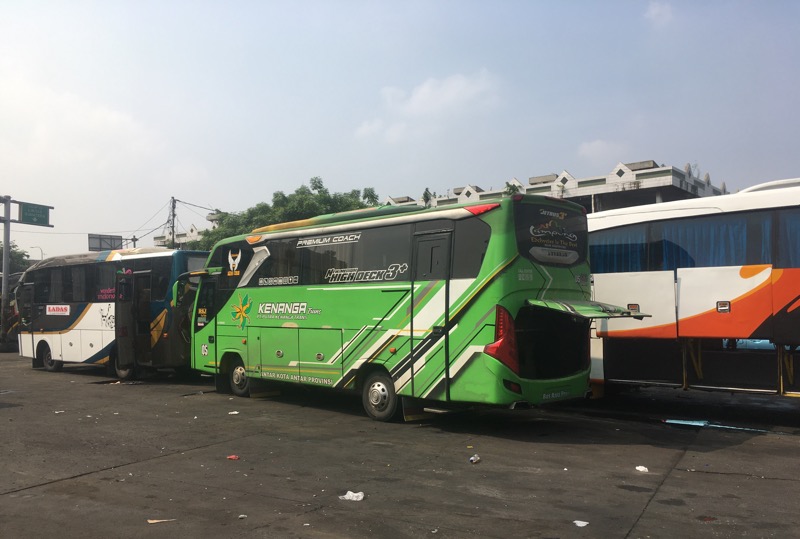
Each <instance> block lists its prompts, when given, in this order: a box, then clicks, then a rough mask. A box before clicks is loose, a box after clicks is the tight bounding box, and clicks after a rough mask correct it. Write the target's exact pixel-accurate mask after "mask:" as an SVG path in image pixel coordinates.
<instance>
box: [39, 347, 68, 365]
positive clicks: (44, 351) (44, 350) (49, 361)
mask: <svg viewBox="0 0 800 539" xmlns="http://www.w3.org/2000/svg"><path fill="white" fill-rule="evenodd" d="M39 359H40V360H41V361H42V366H43V367H44V370H46V371H47V372H58V371H60V370H61V369H62V368H63V367H64V362H63V361H58V360H55V359H53V352H51V351H50V347H49V346H47V345H46V344H44V345H42V347H41V348H40V349H39Z"/></svg>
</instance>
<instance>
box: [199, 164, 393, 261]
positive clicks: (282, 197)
mask: <svg viewBox="0 0 800 539" xmlns="http://www.w3.org/2000/svg"><path fill="white" fill-rule="evenodd" d="M377 201H378V195H377V194H376V193H375V190H374V189H373V188H371V187H367V188H365V189H364V190H363V191H359V190H358V189H353V190H352V191H349V192H347V193H331V192H330V191H329V190H328V188H327V187H325V184H324V183H323V181H322V178H320V177H319V176H314V177H313V178H311V179H310V180H309V182H308V185H301V186H300V187H298V188H297V189H296V190H295V192H294V193H290V194H288V195H287V194H286V193H284V192H283V191H276V192H275V193H274V194H273V195H272V204H267V203H266V202H259V203H258V204H256V205H255V206H253V207H252V208H249V209H247V210H245V211H243V212H241V213H226V212H217V215H218V219H217V226H216V228H214V229H212V230H205V231H203V232H202V235H201V238H200V239H199V240H198V241H196V242H192V243H191V244H190V248H192V249H204V250H210V249H211V248H212V247H213V246H214V244H215V243H216V242H218V241H219V240H221V239H223V238H228V237H230V236H236V235H239V234H246V233H247V232H250V231H251V230H253V229H255V228H259V227H262V226H267V225H272V224H276V223H285V222H287V221H298V220H300V219H308V218H309V217H315V216H317V215H324V214H328V213H339V212H344V211H350V210H357V209H361V208H366V207H367V206H374V205H376V204H377Z"/></svg>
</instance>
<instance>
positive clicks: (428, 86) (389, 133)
mask: <svg viewBox="0 0 800 539" xmlns="http://www.w3.org/2000/svg"><path fill="white" fill-rule="evenodd" d="M496 86H497V84H496V82H495V81H494V79H493V77H492V76H491V75H490V74H489V73H488V72H487V71H486V70H482V71H480V72H478V73H476V74H474V75H462V74H456V75H451V76H449V77H445V78H443V79H437V78H430V79H428V80H426V81H424V82H422V83H421V84H419V85H417V86H416V87H414V88H413V89H412V90H411V91H410V92H407V91H405V90H403V89H402V88H397V87H392V86H387V87H384V88H382V89H381V91H380V93H381V98H382V100H383V105H384V111H383V116H382V117H381V118H376V119H373V120H370V121H365V122H363V123H362V124H361V125H360V126H359V127H358V128H357V130H356V136H358V137H366V136H377V135H380V136H383V137H384V139H385V140H387V141H388V142H399V141H401V140H403V139H405V138H406V137H408V136H412V134H414V135H416V134H419V133H420V132H425V131H430V130H431V129H436V128H441V127H445V126H446V125H447V122H448V121H451V120H454V119H458V118H460V117H463V116H466V115H470V114H472V113H474V112H475V111H484V110H487V109H489V108H491V107H492V106H493V105H494V104H495V102H496V93H497V90H496Z"/></svg>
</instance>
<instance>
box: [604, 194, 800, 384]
mask: <svg viewBox="0 0 800 539" xmlns="http://www.w3.org/2000/svg"><path fill="white" fill-rule="evenodd" d="M588 221H589V233H590V239H589V241H590V263H591V267H592V272H593V275H594V299H595V300H596V301H601V302H608V303H613V304H616V305H622V306H628V307H629V308H632V309H639V310H640V311H641V312H645V313H647V314H649V315H651V317H649V318H645V319H644V320H643V321H635V322H634V321H631V320H625V319H609V320H598V321H597V327H596V335H595V337H597V338H595V339H593V340H592V374H591V379H592V384H593V387H594V388H595V389H598V390H599V391H598V392H600V391H602V389H601V388H603V387H605V386H607V385H610V384H647V385H664V386H673V387H683V388H698V389H719V390H726V391H748V392H758V393H773V394H780V395H789V396H800V372H797V373H796V372H795V368H794V367H795V363H794V359H795V356H796V355H797V353H796V349H797V347H798V345H800V179H797V180H782V181H778V182H770V183H767V184H762V185H758V186H755V187H752V188H749V189H746V190H744V191H741V192H739V193H736V194H731V195H723V196H716V197H707V198H698V199H692V200H683V201H676V202H666V203H660V204H652V205H646V206H636V207H629V208H622V209H617V210H610V211H604V212H597V213H593V214H590V215H589V216H588Z"/></svg>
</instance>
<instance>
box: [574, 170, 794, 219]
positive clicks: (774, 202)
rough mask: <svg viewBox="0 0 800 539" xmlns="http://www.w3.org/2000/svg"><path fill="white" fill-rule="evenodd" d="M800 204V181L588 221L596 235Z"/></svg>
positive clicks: (603, 213)
mask: <svg viewBox="0 0 800 539" xmlns="http://www.w3.org/2000/svg"><path fill="white" fill-rule="evenodd" d="M797 205H800V179H795V180H781V181H778V182H768V183H766V184H761V185H760V186H753V187H751V188H749V189H746V190H743V191H739V192H738V193H733V194H730V195H719V196H713V197H702V198H692V199H689V200H676V201H673V202H660V203H656V204H645V205H642V206H630V207H627V208H619V209H615V210H607V211H600V212H595V213H590V214H589V215H588V216H587V218H588V222H589V232H594V231H596V230H605V229H609V228H615V227H618V226H624V225H629V224H633V223H644V222H649V221H662V220H666V219H679V218H683V217H695V216H700V215H708V214H714V213H729V212H737V211H745V210H758V209H769V208H782V207H789V206H797Z"/></svg>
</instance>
